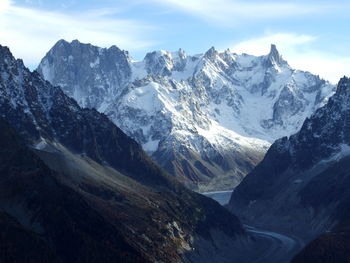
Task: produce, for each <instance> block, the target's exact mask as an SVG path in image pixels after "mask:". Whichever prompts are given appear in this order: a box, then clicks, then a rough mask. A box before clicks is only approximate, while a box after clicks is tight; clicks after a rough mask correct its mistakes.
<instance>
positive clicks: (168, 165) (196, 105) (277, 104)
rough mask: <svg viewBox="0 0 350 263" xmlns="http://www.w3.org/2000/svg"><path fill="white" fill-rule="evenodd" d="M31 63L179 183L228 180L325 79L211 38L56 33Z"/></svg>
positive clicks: (319, 95) (322, 88)
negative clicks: (148, 44) (154, 41)
mask: <svg viewBox="0 0 350 263" xmlns="http://www.w3.org/2000/svg"><path fill="white" fill-rule="evenodd" d="M38 72H39V73H40V74H41V75H42V76H43V77H44V78H45V79H46V80H48V81H49V82H51V83H52V84H53V85H59V86H60V87H62V89H63V91H64V92H65V93H66V94H67V95H68V96H71V97H73V98H74V99H76V100H77V101H78V103H79V104H80V105H81V106H86V107H93V108H96V109H97V110H98V111H99V112H103V113H105V114H106V115H107V116H108V117H109V118H110V119H111V120H112V121H113V122H114V123H115V124H117V125H118V126H119V127H120V128H121V129H122V130H123V131H124V132H125V133H127V134H128V135H130V136H131V137H132V138H134V139H135V140H136V141H137V142H139V143H140V144H141V145H142V147H143V149H144V150H145V151H146V152H148V153H149V154H150V155H151V156H152V158H153V159H154V160H156V161H157V162H158V163H159V164H160V165H161V166H162V167H164V168H165V169H167V170H168V171H169V172H170V173H171V174H173V175H175V176H177V177H178V178H179V179H180V180H182V181H183V182H184V183H185V184H186V185H187V186H189V187H191V188H195V189H199V190H210V189H230V188H232V187H234V186H235V185H236V184H237V183H239V182H240V181H241V179H242V178H243V177H244V176H245V174H246V173H248V172H249V171H251V169H252V168H253V167H254V166H255V165H256V164H257V163H258V162H259V161H260V160H261V159H262V158H263V155H264V154H265V152H266V150H267V149H268V147H269V145H270V143H272V142H273V141H274V140H275V139H277V138H279V137H282V136H285V135H290V134H292V133H294V132H296V131H297V130H298V129H299V128H300V127H301V125H302V123H303V121H304V120H305V118H306V117H308V116H310V115H311V113H312V112H314V111H315V110H316V109H317V108H318V107H320V106H322V105H323V104H324V103H325V102H326V101H327V99H328V97H329V96H330V95H331V94H332V93H333V89H334V87H333V86H332V85H330V84H329V83H328V82H325V81H324V80H321V79H320V78H319V77H317V76H314V75H312V74H310V73H307V72H303V71H299V70H294V69H292V68H291V67H290V66H289V65H288V63H287V62H286V61H284V60H283V59H282V57H281V56H280V54H279V53H278V51H277V49H276V47H275V46H274V45H272V46H271V51H270V53H269V54H268V55H266V56H261V57H255V56H250V55H247V54H243V55H237V54H235V53H232V52H231V51H229V50H226V51H224V52H218V51H217V50H215V49H214V48H211V49H209V50H208V51H207V52H206V53H205V54H201V55H196V56H189V55H187V54H186V53H185V52H184V51H183V50H181V49H180V50H179V51H177V52H167V51H155V52H152V53H148V54H147V55H146V56H145V58H144V60H143V61H140V62H139V61H134V60H133V59H132V58H131V57H130V56H129V54H128V52H126V51H122V50H120V49H118V48H117V47H115V46H112V47H111V48H109V49H106V48H99V47H95V46H92V45H89V44H82V43H80V42H78V41H77V40H75V41H73V42H71V43H68V42H66V41H64V40H61V41H59V42H58V43H57V44H56V45H55V46H54V47H53V48H52V49H51V50H50V51H49V52H48V53H47V55H46V56H45V57H44V58H43V59H42V61H41V63H40V65H39V67H38Z"/></svg>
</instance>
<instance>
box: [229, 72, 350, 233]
mask: <svg viewBox="0 0 350 263" xmlns="http://www.w3.org/2000/svg"><path fill="white" fill-rule="evenodd" d="M349 117H350V79H348V78H346V77H344V78H342V79H341V80H340V81H339V84H338V87H337V91H336V93H335V95H334V96H333V97H331V98H330V99H329V101H328V103H327V104H326V105H325V106H324V107H322V108H320V109H318V110H317V111H316V112H315V113H314V114H313V115H312V116H311V117H310V118H307V119H306V120H305V122H304V124H303V126H302V128H301V130H300V131H299V132H298V133H296V134H294V135H292V136H290V137H289V138H287V137H284V138H282V139H279V140H277V141H276V142H275V143H274V144H273V145H272V146H271V148H270V149H269V151H268V152H267V154H266V156H265V158H264V160H263V161H262V162H261V163H260V164H259V165H258V166H257V167H256V168H255V169H254V170H253V172H251V173H250V174H249V175H247V177H246V178H245V179H244V181H243V182H242V183H241V184H240V185H239V186H238V187H237V189H236V190H235V192H234V193H233V195H232V197H231V201H230V209H231V210H232V211H234V212H235V213H238V214H239V215H240V216H241V217H242V218H243V219H244V220H247V221H254V222H255V223H257V224H259V225H261V226H264V227H268V228H272V229H280V230H282V231H286V232H288V233H293V234H295V235H299V236H300V237H302V238H304V239H305V240H310V239H313V238H315V237H316V236H317V235H318V234H320V233H322V232H324V231H326V230H330V229H331V228H332V226H334V224H336V223H337V222H338V221H339V220H343V219H344V218H346V217H348V216H349V214H348V211H347V210H348V209H347V208H348V207H349V201H348V200H349V199H348V196H349V191H347V188H348V186H349V183H350V182H349V156H350V146H349V145H350V137H349V134H350V118H349Z"/></svg>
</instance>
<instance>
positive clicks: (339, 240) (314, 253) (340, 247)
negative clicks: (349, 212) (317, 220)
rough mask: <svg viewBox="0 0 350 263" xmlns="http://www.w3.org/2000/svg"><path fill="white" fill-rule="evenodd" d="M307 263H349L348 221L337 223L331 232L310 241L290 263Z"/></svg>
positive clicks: (349, 237)
mask: <svg viewBox="0 0 350 263" xmlns="http://www.w3.org/2000/svg"><path fill="white" fill-rule="evenodd" d="M307 262H315V263H340V262H342V263H348V262H350V225H349V219H347V220H345V221H343V222H341V223H339V224H338V225H337V226H336V227H335V228H334V229H332V231H328V232H327V233H325V234H322V235H321V236H320V237H318V238H317V239H316V240H314V241H312V242H311V243H310V244H308V245H307V246H306V247H305V248H304V249H303V250H302V251H301V252H300V253H299V254H298V255H297V256H296V257H295V258H294V259H293V261H292V263H307Z"/></svg>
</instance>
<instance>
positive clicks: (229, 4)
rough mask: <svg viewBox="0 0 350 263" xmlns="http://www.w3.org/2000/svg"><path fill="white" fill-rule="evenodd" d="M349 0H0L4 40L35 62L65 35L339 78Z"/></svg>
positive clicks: (347, 49)
mask: <svg viewBox="0 0 350 263" xmlns="http://www.w3.org/2000/svg"><path fill="white" fill-rule="evenodd" d="M349 13H350V1H339V0H338V1H337V0H334V1H324V0H319V1H314V0H286V1H275V0H270V1H261V0H128V1H127V0H85V1H81V0H60V1H58V0H0V44H2V45H7V46H9V47H10V48H11V50H12V51H13V53H14V55H15V56H16V57H20V58H23V60H24V62H25V64H26V65H27V66H29V67H30V68H32V69H33V68H35V67H36V65H37V64H38V63H39V62H40V59H41V58H42V57H43V56H44V55H45V53H46V52H47V51H48V50H49V49H50V48H51V47H52V46H53V45H54V43H55V42H56V41H57V40H59V39H62V38H63V39H66V40H68V41H71V40H73V39H79V40H80V41H82V42H85V43H92V44H95V45H99V46H102V47H109V46H111V45H117V46H118V47H120V48H122V49H125V50H128V51H130V53H131V55H132V56H133V57H134V58H135V59H137V60H141V59H142V58H143V57H144V55H145V54H146V53H147V52H149V51H152V50H158V49H165V50H170V51H173V50H177V49H179V48H183V49H184V50H185V51H186V52H187V53H188V54H197V53H203V52H205V51H206V50H208V49H209V48H210V47H211V46H214V47H216V48H217V49H218V50H224V49H227V48H230V49H231V51H232V52H236V53H243V52H245V53H249V54H254V55H262V54H266V53H267V52H268V51H269V48H270V44H271V43H274V44H276V45H277V48H278V50H279V51H280V53H281V54H282V56H283V57H284V58H285V59H286V60H287V61H288V62H289V63H290V64H291V65H292V66H293V67H295V68H298V69H303V70H308V71H311V72H312V73H315V74H319V75H320V76H321V77H323V78H325V79H328V80H331V81H332V82H337V80H338V79H339V78H340V77H341V76H343V75H350V34H349V33H348V30H349V26H350V16H349V15H348V14H349Z"/></svg>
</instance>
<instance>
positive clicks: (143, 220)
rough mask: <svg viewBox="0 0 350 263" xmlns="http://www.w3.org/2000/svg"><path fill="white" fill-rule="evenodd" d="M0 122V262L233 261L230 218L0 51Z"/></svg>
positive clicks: (239, 235) (239, 233)
mask: <svg viewBox="0 0 350 263" xmlns="http://www.w3.org/2000/svg"><path fill="white" fill-rule="evenodd" d="M0 116H1V118H3V119H4V120H5V121H6V122H7V123H9V124H10V125H11V126H12V127H13V128H14V129H12V128H10V127H9V125H8V124H6V123H5V122H4V121H2V120H1V121H0V171H1V172H0V175H1V178H0V192H1V195H0V228H1V229H2V230H4V231H2V232H1V233H2V234H1V237H0V239H1V245H0V246H1V248H2V249H1V253H0V254H1V255H0V259H4V261H6V260H8V259H10V260H12V261H14V260H17V261H18V262H19V261H21V260H27V261H28V262H111V261H118V262H193V260H197V262H215V261H218V262H225V261H221V260H220V259H221V257H222V255H225V256H227V257H226V259H225V260H231V259H235V258H236V259H237V258H242V255H240V253H239V252H240V251H241V247H242V241H243V240H246V243H245V244H247V242H248V241H249V238H248V237H247V235H246V234H245V232H244V230H243V228H242V226H241V224H240V222H239V221H238V219H237V218H236V217H235V216H233V215H231V214H230V213H229V212H228V211H226V210H225V209H224V208H222V207H221V206H220V205H219V204H218V203H216V202H215V201H213V200H210V199H208V198H206V197H204V196H201V195H199V194H196V193H193V192H191V191H189V190H187V189H186V188H184V187H183V186H182V185H181V184H180V183H178V182H177V181H176V180H175V179H174V178H173V177H171V176H169V175H168V174H167V173H165V172H164V171H163V170H162V169H161V168H159V167H158V166H157V165H156V164H155V163H154V162H153V161H151V160H150V158H149V157H148V156H147V155H146V154H145V153H144V152H143V151H142V149H141V147H140V146H139V145H138V144H137V143H136V142H135V141H134V140H132V139H131V138H129V137H128V136H127V135H125V134H124V133H123V132H122V131H121V130H120V129H119V128H117V127H116V126H115V125H114V124H113V123H112V122H111V121H110V120H109V119H108V118H107V117H106V116H105V115H103V114H101V113H98V112H97V111H96V110H93V109H83V108H81V107H80V106H78V104H77V103H76V102H75V101H74V100H73V99H71V98H69V97H68V96H66V95H65V94H64V93H63V92H62V91H61V90H60V88H58V87H54V86H52V85H51V84H50V83H49V82H47V81H44V80H43V79H42V78H41V77H40V75H39V74H38V73H36V72H33V73H32V72H30V71H29V70H28V69H27V68H25V67H24V65H23V63H22V61H21V60H16V59H15V58H14V57H13V56H12V54H11V53H10V51H9V49H8V48H6V47H2V46H0ZM15 133H18V135H19V136H20V137H21V138H22V139H20V138H19V137H18V136H17V135H16V134H15ZM25 145H26V146H25ZM28 147H29V148H30V149H29V148H28ZM17 234H18V235H17ZM22 238H23V239H22ZM26 241H28V242H26ZM239 244H241V247H239ZM27 252H28V253H30V254H28V255H26V254H25V253H27ZM18 253H20V254H18ZM22 256H23V257H26V256H27V258H25V259H23V258H21V257H22ZM30 260H31V261H30ZM1 261H2V260H1Z"/></svg>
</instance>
